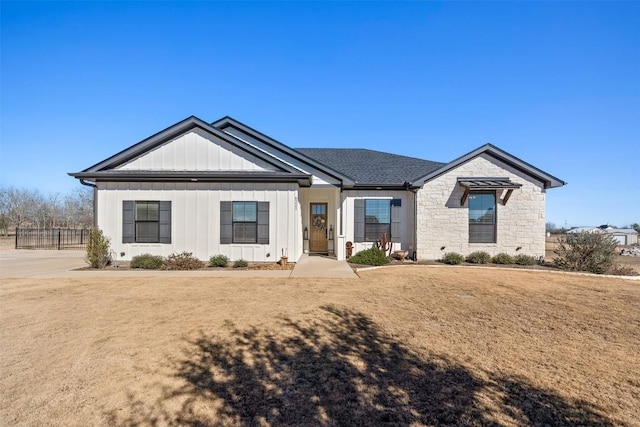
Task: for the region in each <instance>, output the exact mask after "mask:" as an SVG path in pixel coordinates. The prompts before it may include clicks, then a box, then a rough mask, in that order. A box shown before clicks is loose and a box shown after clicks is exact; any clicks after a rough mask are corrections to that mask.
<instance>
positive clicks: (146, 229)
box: [135, 202, 160, 243]
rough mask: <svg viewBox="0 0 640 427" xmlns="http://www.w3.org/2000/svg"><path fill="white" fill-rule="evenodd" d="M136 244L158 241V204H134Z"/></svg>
mask: <svg viewBox="0 0 640 427" xmlns="http://www.w3.org/2000/svg"><path fill="white" fill-rule="evenodd" d="M135 215H136V242H140V243H158V242H159V241H160V202H136V211H135Z"/></svg>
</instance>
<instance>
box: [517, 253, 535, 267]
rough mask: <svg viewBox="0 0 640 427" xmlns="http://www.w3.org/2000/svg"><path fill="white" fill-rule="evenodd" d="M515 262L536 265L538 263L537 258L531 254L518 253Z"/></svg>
mask: <svg viewBox="0 0 640 427" xmlns="http://www.w3.org/2000/svg"><path fill="white" fill-rule="evenodd" d="M513 262H514V263H516V264H518V265H534V264H535V263H536V258H535V257H532V256H531V255H525V254H518V255H516V257H515V258H514V259H513Z"/></svg>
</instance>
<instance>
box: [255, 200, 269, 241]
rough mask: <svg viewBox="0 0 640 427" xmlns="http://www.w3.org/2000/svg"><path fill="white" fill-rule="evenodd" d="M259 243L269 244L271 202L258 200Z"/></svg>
mask: <svg viewBox="0 0 640 427" xmlns="http://www.w3.org/2000/svg"><path fill="white" fill-rule="evenodd" d="M257 243H258V244H259V245H268V244H269V202H258V241H257Z"/></svg>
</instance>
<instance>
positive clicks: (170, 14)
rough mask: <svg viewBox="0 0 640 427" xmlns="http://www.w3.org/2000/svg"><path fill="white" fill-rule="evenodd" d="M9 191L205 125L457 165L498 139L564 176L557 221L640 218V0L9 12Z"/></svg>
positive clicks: (550, 208) (5, 58)
mask: <svg viewBox="0 0 640 427" xmlns="http://www.w3.org/2000/svg"><path fill="white" fill-rule="evenodd" d="M1 8H2V10H1V12H2V15H1V20H2V22H1V24H2V29H1V69H0V71H1V88H0V89H1V93H0V96H1V111H0V113H1V116H0V118H1V123H0V125H1V133H0V144H1V148H0V157H1V160H0V185H2V186H16V187H24V188H31V189H35V188H38V189H40V190H42V191H43V192H63V193H64V192H67V191H69V190H71V189H72V188H73V187H75V186H78V185H79V184H78V183H77V182H76V181H75V180H74V179H72V178H70V177H68V176H67V175H66V173H67V172H76V171H80V170H82V169H85V168H87V167H89V166H91V165H93V164H94V163H97V162H98V161H101V160H103V159H104V158H106V157H108V156H110V155H112V154H115V153H116V152H118V151H120V150H122V149H124V148H126V147H128V146H130V145H132V144H134V143H136V142H138V141H140V140H142V139H144V138H146V137H148V136H150V135H152V134H154V133H156V132H157V131H159V130H161V129H164V128H165V127H168V126H170V125H172V124H174V123H176V122H178V121H180V120H182V119H184V118H186V117H188V116H190V115H195V116H198V117H200V118H202V119H203V120H207V121H213V120H215V119H217V118H219V117H221V116H224V115H231V116H233V117H234V118H236V119H238V120H240V121H242V122H244V123H246V124H248V125H250V126H252V127H254V128H256V129H258V130H260V131H262V132H264V133H266V134H268V135H270V136H272V137H274V138H276V139H278V140H279V141H281V142H283V143H285V144H287V145H289V146H292V147H358V148H369V149H374V150H381V151H390V152H394V153H397V154H404V155H409V156H415V157H421V158H425V159H429V160H437V161H450V160H453V159H454V158H456V157H458V156H460V155H463V154H465V153H467V152H469V151H471V150H473V149H475V148H477V147H478V146H480V145H482V144H484V143H487V142H491V143H493V144H495V145H497V146H498V147H500V148H502V149H504V150H506V151H508V152H510V153H512V154H514V155H516V156H518V157H520V158H522V159H523V160H525V161H527V162H529V163H532V164H533V165H535V166H537V167H539V168H541V169H543V170H544V171H546V172H549V173H551V174H552V175H555V176H557V177H558V178H560V179H562V180H564V181H567V182H568V183H569V184H568V185H567V186H565V187H562V188H559V189H555V190H550V191H549V193H548V199H547V200H548V203H547V220H548V221H551V222H555V223H556V224H558V225H564V224H565V221H566V223H567V224H568V225H570V226H571V225H598V224H601V223H605V222H610V223H612V224H615V225H626V224H629V223H631V222H640V170H639V167H638V166H639V159H640V2H573V1H572V2H516V1H514V2H486V3H484V2H448V3H435V2H407V3H397V2H393V3H391V2H346V3H341V2H330V3H317V2H300V3H296V2H278V3H261V2H260V3H255V2H242V3H231V2H193V3H190V2H179V3H172V2H158V3H156V2H79V3H73V2H42V3H35V2H6V1H2V3H1Z"/></svg>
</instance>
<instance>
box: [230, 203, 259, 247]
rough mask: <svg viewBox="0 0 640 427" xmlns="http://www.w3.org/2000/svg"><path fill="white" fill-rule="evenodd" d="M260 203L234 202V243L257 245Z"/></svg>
mask: <svg viewBox="0 0 640 427" xmlns="http://www.w3.org/2000/svg"><path fill="white" fill-rule="evenodd" d="M257 241H258V203H257V202H233V243H257Z"/></svg>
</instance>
